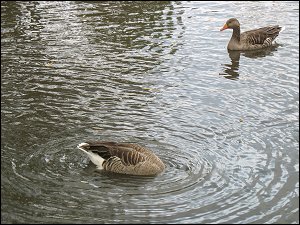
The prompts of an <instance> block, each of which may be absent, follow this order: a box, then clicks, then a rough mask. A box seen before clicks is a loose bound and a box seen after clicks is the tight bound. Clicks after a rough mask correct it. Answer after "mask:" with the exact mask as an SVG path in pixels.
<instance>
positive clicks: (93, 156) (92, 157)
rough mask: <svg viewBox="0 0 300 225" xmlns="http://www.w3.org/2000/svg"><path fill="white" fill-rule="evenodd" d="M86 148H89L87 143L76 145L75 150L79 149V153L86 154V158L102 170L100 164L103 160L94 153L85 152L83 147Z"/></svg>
mask: <svg viewBox="0 0 300 225" xmlns="http://www.w3.org/2000/svg"><path fill="white" fill-rule="evenodd" d="M87 146H89V144H88V143H81V144H79V145H77V148H79V149H80V150H81V151H83V152H84V153H86V154H87V155H88V157H89V158H90V160H91V161H92V162H93V163H94V164H95V165H96V166H97V168H98V169H103V166H102V163H103V162H104V159H103V158H102V157H101V156H100V155H98V154H96V153H93V152H91V151H88V150H85V149H84V147H87Z"/></svg>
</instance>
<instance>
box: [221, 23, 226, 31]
mask: <svg viewBox="0 0 300 225" xmlns="http://www.w3.org/2000/svg"><path fill="white" fill-rule="evenodd" d="M226 29H228V26H227V23H225V24H224V26H223V27H222V28H221V29H220V31H222V30H226Z"/></svg>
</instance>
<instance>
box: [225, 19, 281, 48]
mask: <svg viewBox="0 0 300 225" xmlns="http://www.w3.org/2000/svg"><path fill="white" fill-rule="evenodd" d="M226 29H233V32H232V36H231V39H230V41H229V43H228V45H227V48H228V49H229V50H255V49H261V48H266V47H269V46H271V45H272V42H273V41H274V40H275V38H276V37H277V36H278V34H279V32H280V31H281V27H280V26H278V25H276V26H268V27H262V28H259V29H255V30H250V31H246V32H243V33H241V29H240V23H239V21H238V20H237V19H236V18H231V19H229V20H227V22H226V23H225V25H224V26H223V27H222V28H221V29H220V31H223V30H226Z"/></svg>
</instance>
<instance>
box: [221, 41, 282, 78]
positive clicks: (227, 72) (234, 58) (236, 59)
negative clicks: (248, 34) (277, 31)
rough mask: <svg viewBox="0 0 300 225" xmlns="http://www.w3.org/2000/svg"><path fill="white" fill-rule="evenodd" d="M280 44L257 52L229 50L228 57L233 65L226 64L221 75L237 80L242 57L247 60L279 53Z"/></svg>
mask: <svg viewBox="0 0 300 225" xmlns="http://www.w3.org/2000/svg"><path fill="white" fill-rule="evenodd" d="M278 46H279V45H278V44H276V45H272V46H270V47H268V48H263V49H259V50H255V51H232V50H228V55H229V57H230V59H231V64H230V63H226V64H223V65H224V73H220V75H222V76H224V77H225V78H228V79H232V80H235V79H237V78H238V77H239V66H240V57H241V55H242V56H245V57H247V58H262V57H265V56H268V55H271V54H272V53H273V52H275V51H277V48H278Z"/></svg>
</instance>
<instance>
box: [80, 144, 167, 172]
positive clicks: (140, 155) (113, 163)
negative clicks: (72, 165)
mask: <svg viewBox="0 0 300 225" xmlns="http://www.w3.org/2000/svg"><path fill="white" fill-rule="evenodd" d="M77 147H78V148H79V149H80V150H82V151H83V152H84V153H86V154H87V155H88V157H89V158H90V159H91V161H92V162H93V163H94V164H95V165H96V166H97V168H98V169H100V170H104V171H110V172H114V173H122V174H131V175H142V176H153V175H157V174H159V173H161V172H162V171H163V170H164V168H165V165H164V163H163V162H162V161H161V160H160V159H159V158H158V157H157V156H156V155H155V154H154V153H153V152H151V151H150V150H149V149H146V148H144V147H142V146H140V145H138V144H132V143H116V142H102V141H87V142H84V143H81V144H79V145H78V146H77Z"/></svg>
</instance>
